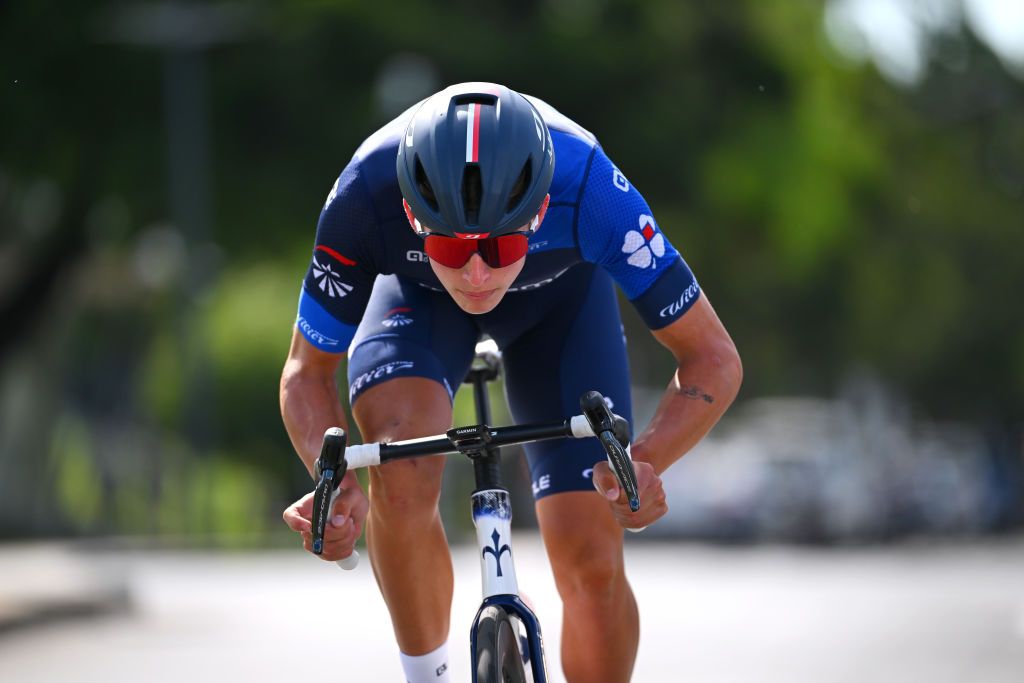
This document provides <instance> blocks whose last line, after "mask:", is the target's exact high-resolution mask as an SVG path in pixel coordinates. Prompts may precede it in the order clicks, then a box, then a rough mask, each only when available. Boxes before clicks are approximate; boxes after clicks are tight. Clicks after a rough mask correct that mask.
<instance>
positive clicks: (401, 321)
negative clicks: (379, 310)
mask: <svg viewBox="0 0 1024 683" xmlns="http://www.w3.org/2000/svg"><path fill="white" fill-rule="evenodd" d="M410 311H412V309H411V308H392V309H391V310H390V311H388V314H387V317H386V318H384V319H383V320H381V321H380V323H381V325H383V326H384V327H405V326H406V325H412V318H410V317H408V316H406V315H403V314H405V313H409V312H410Z"/></svg>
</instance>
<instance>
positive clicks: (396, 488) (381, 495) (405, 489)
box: [370, 456, 445, 521]
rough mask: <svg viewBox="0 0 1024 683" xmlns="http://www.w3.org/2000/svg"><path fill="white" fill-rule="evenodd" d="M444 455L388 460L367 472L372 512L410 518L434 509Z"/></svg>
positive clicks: (438, 492) (431, 511)
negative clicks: (386, 462)
mask: <svg viewBox="0 0 1024 683" xmlns="http://www.w3.org/2000/svg"><path fill="white" fill-rule="evenodd" d="M444 465H445V457H444V456H431V457H424V458H414V459H411V460H400V461H396V462H391V463H388V464H386V465H382V466H381V467H378V468H375V469H374V470H372V471H371V472H370V501H371V503H370V504H371V507H372V509H373V512H374V513H375V514H378V515H380V516H384V517H392V516H394V517H397V518H398V519H401V520H408V521H413V519H412V518H413V517H420V516H422V515H425V514H431V513H433V512H434V511H436V510H437V504H438V501H439V499H440V497H441V476H442V474H443V472H444Z"/></svg>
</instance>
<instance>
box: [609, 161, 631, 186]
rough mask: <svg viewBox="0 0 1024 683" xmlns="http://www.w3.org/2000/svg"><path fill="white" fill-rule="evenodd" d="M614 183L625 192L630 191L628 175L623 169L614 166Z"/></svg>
mask: <svg viewBox="0 0 1024 683" xmlns="http://www.w3.org/2000/svg"><path fill="white" fill-rule="evenodd" d="M612 185H614V186H615V187H617V188H619V189H620V190H622V191H623V192H629V181H628V180H626V176H624V175H622V171H620V170H619V169H617V168H615V167H614V166H612Z"/></svg>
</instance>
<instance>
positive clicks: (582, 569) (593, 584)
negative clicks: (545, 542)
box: [551, 547, 626, 601]
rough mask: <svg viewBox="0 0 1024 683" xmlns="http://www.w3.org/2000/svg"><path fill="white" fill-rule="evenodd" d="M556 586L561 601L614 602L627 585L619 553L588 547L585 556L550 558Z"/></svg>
mask: <svg viewBox="0 0 1024 683" xmlns="http://www.w3.org/2000/svg"><path fill="white" fill-rule="evenodd" d="M551 568H552V572H553V573H554V575H555V584H556V586H557V588H558V592H559V594H560V595H561V596H562V599H563V600H571V599H573V598H582V599H585V600H588V601H593V600H598V601H601V600H608V599H614V598H615V596H617V595H618V594H619V592H620V591H621V589H622V587H623V585H624V584H625V581H626V574H625V568H624V566H623V563H622V553H621V551H617V550H616V549H613V548H603V549H602V548H594V547H591V548H589V549H587V550H586V551H585V552H580V553H574V554H571V555H555V556H552V557H551Z"/></svg>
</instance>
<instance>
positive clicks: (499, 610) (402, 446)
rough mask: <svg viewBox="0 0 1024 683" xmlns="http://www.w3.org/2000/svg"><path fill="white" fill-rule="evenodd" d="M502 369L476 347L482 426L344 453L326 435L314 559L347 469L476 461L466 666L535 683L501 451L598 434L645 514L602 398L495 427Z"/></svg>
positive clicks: (503, 679) (541, 666)
mask: <svg viewBox="0 0 1024 683" xmlns="http://www.w3.org/2000/svg"><path fill="white" fill-rule="evenodd" d="M500 368H501V354H500V352H499V351H498V347H497V345H496V344H494V342H493V341H491V340H488V341H485V342H482V343H480V344H478V345H477V348H476V356H475V358H474V361H473V364H472V366H471V367H470V370H469V372H468V374H467V376H466V379H465V380H464V383H466V384H471V385H473V397H474V403H475V406H476V417H477V421H478V424H475V425H471V426H467V427H456V428H454V429H450V430H448V432H446V433H445V434H440V435H437V436H431V437H426V438H421V439H411V440H408V441H396V442H392V443H368V444H361V445H354V446H347V447H346V436H345V432H344V431H343V430H341V429H340V428H337V427H332V428H331V429H328V430H327V432H326V433H325V434H324V441H323V447H322V449H321V452H320V458H319V459H318V460H317V463H316V469H315V475H316V478H317V484H316V490H315V495H314V498H313V520H312V521H313V552H314V553H316V554H318V555H319V554H321V552H322V551H323V536H324V529H325V527H326V525H327V521H328V519H330V513H331V510H332V509H333V504H334V501H335V499H336V498H337V496H338V495H340V492H341V489H340V488H339V484H340V483H341V480H342V478H343V477H344V476H345V473H346V472H347V471H348V470H349V469H354V468H358V467H371V466H375V465H380V464H383V463H386V462H391V461H393V460H399V459H402V458H415V457H420V456H424V455H442V454H443V455H448V454H454V453H461V454H463V455H465V456H467V457H468V458H469V459H470V460H471V461H472V463H473V473H474V475H475V479H476V488H475V490H474V491H473V494H472V515H473V525H474V526H475V527H476V537H477V544H478V546H479V548H480V574H481V578H482V582H483V602H482V604H481V605H480V609H479V610H478V612H477V616H476V619H475V620H474V622H473V626H472V628H471V631H470V661H471V662H472V663H473V682H474V683H525V682H526V681H527V680H528V679H527V677H526V667H527V666H529V668H530V672H531V673H532V681H533V682H534V683H546V681H547V679H548V676H547V667H546V664H545V660H544V645H543V640H542V638H541V630H540V623H539V622H538V621H537V617H536V615H535V614H534V613H533V610H532V609H530V607H528V606H527V604H526V603H525V602H524V601H523V600H522V598H521V597H520V594H519V585H518V583H517V581H516V572H515V566H514V564H513V554H512V537H511V527H512V505H511V499H510V496H509V492H508V489H506V488H505V486H504V484H503V483H502V478H501V471H500V467H499V462H500V460H499V458H500V450H499V449H500V447H501V446H508V445H514V444H522V443H526V442H529V441H539V440H542V439H561V438H587V437H595V436H596V437H597V438H598V440H599V441H600V442H601V445H602V446H603V447H604V450H605V453H606V455H607V457H608V462H609V464H610V465H611V468H612V470H613V471H614V472H615V476H616V477H617V478H618V480H619V484H620V485H621V486H622V490H623V491H624V492H625V494H626V499H627V500H628V501H629V506H630V509H631V510H633V511H634V512H636V511H637V510H639V509H640V499H639V496H638V493H637V484H636V473H635V472H634V470H633V463H632V461H631V460H630V457H629V452H628V450H627V449H626V447H627V446H628V444H629V425H628V423H627V422H626V420H624V419H623V418H621V417H619V416H617V415H614V414H613V413H612V412H611V410H610V409H609V408H608V404H607V403H606V401H605V399H604V397H602V396H601V394H599V393H598V392H596V391H589V392H587V393H585V394H584V395H583V396H582V397H581V398H580V409H581V410H582V414H580V415H576V416H574V417H571V418H568V419H565V420H563V421H561V422H553V423H546V424H529V425H514V426H509V427H491V426H490V425H489V423H490V421H491V409H490V402H489V398H488V394H487V383H488V382H491V381H493V380H495V379H496V378H497V377H498V375H499V373H500ZM358 561H359V555H358V553H356V552H355V551H353V553H352V555H350V556H349V557H347V558H345V559H343V560H339V561H338V565H339V566H341V567H342V568H343V569H352V568H354V567H355V566H356V564H357V563H358Z"/></svg>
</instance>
